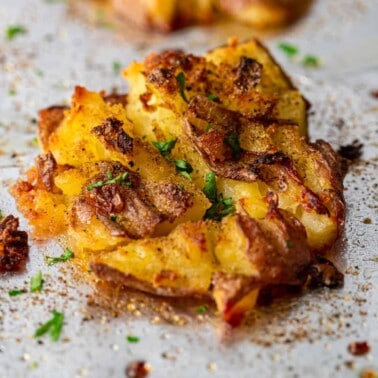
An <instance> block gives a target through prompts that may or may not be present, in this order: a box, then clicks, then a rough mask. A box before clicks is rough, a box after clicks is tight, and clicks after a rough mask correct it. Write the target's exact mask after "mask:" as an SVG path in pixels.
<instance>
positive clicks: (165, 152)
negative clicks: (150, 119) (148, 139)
mask: <svg viewBox="0 0 378 378" xmlns="http://www.w3.org/2000/svg"><path fill="white" fill-rule="evenodd" d="M176 142H177V139H168V140H166V141H162V142H158V141H156V142H152V144H153V146H154V147H156V148H157V149H158V150H159V152H160V155H161V156H163V157H165V158H167V157H168V156H169V154H170V153H171V151H172V150H173V148H174V147H175V145H176Z"/></svg>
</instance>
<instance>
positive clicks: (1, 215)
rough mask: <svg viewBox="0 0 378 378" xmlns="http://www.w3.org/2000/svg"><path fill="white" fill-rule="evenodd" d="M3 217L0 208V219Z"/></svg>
mask: <svg viewBox="0 0 378 378" xmlns="http://www.w3.org/2000/svg"><path fill="white" fill-rule="evenodd" d="M3 218H4V215H3V212H2V211H1V210H0V219H3Z"/></svg>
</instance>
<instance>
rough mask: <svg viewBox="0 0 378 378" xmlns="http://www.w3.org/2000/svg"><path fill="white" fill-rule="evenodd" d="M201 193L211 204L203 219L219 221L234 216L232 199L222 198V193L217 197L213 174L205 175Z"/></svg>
mask: <svg viewBox="0 0 378 378" xmlns="http://www.w3.org/2000/svg"><path fill="white" fill-rule="evenodd" d="M202 191H203V192H204V193H205V195H206V197H207V198H208V199H209V200H210V202H211V203H212V204H211V207H209V208H208V209H207V210H206V213H205V215H204V219H215V220H218V221H220V220H221V219H222V218H223V217H225V216H228V215H232V214H234V212H235V206H234V204H233V203H232V198H231V197H230V198H223V194H222V193H221V194H219V195H218V190H217V185H216V180H215V173H214V172H210V173H208V174H207V175H206V184H205V186H204V187H203V189H202Z"/></svg>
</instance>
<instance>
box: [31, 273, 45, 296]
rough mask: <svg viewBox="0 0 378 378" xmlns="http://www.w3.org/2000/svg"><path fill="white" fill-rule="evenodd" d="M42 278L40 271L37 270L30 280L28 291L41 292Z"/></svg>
mask: <svg viewBox="0 0 378 378" xmlns="http://www.w3.org/2000/svg"><path fill="white" fill-rule="evenodd" d="M43 282H44V280H43V278H42V272H41V271H39V272H38V273H37V274H36V275H35V276H34V277H32V278H31V280H30V291H31V292H32V293H36V292H41V291H42V287H43Z"/></svg>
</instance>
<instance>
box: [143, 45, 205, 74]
mask: <svg viewBox="0 0 378 378" xmlns="http://www.w3.org/2000/svg"><path fill="white" fill-rule="evenodd" d="M201 61H204V58H201V57H197V56H195V55H192V54H186V53H185V52H184V51H182V50H168V51H163V52H162V53H160V54H156V53H152V54H150V55H149V56H148V57H147V58H146V60H145V62H144V64H145V67H146V73H149V72H150V71H152V70H154V69H155V68H158V67H160V68H162V67H171V68H172V69H177V68H180V69H182V70H184V71H190V70H191V69H192V68H193V67H195V66H196V65H198V64H199V63H200V62H201Z"/></svg>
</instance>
